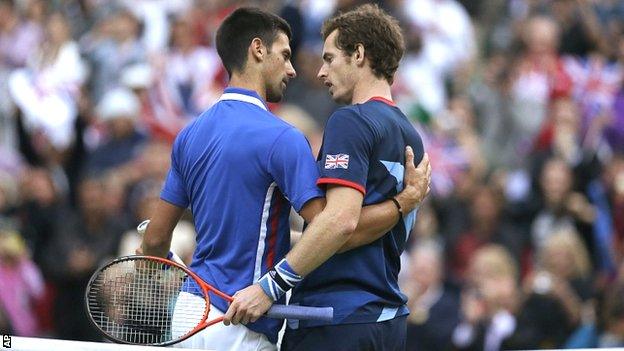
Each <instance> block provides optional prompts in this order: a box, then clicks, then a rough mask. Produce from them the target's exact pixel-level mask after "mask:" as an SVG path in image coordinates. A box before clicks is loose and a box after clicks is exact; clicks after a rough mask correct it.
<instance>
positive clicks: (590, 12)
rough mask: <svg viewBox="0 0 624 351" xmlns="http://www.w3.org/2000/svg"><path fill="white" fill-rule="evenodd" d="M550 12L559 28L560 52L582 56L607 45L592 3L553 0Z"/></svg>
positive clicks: (602, 48)
mask: <svg viewBox="0 0 624 351" xmlns="http://www.w3.org/2000/svg"><path fill="white" fill-rule="evenodd" d="M551 6H552V7H551V13H552V15H553V16H554V19H555V20H556V21H557V23H558V25H559V27H560V28H561V37H560V40H559V48H560V51H561V53H562V54H570V55H575V56H584V55H587V54H588V53H590V52H591V51H593V50H604V51H606V47H607V46H608V42H607V41H606V36H603V35H602V33H601V31H602V28H601V27H600V23H599V22H598V17H597V14H596V12H595V10H594V6H595V5H594V3H592V2H591V1H582V0H580V1H579V0H575V1H569V0H554V1H553V2H552V5H551Z"/></svg>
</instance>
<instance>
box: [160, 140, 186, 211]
mask: <svg viewBox="0 0 624 351" xmlns="http://www.w3.org/2000/svg"><path fill="white" fill-rule="evenodd" d="M182 135H183V134H182V133H180V134H179V135H178V137H177V138H176V140H175V142H174V143H173V148H172V150H171V168H169V172H168V173H167V178H166V179H165V184H164V186H163V189H162V191H161V192H160V198H161V199H162V200H164V201H167V202H169V203H171V204H173V205H176V206H178V207H182V208H187V207H188V206H189V203H190V200H189V197H188V193H187V191H186V187H185V186H184V178H183V177H182V170H181V169H180V166H179V165H180V151H181V146H180V145H181V144H182V141H181V140H182Z"/></svg>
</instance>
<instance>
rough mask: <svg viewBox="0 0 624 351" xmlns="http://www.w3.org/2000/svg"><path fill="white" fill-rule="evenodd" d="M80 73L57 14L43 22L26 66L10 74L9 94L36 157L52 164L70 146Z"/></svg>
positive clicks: (71, 43)
mask: <svg viewBox="0 0 624 351" xmlns="http://www.w3.org/2000/svg"><path fill="white" fill-rule="evenodd" d="M85 79H86V70H85V67H84V65H83V62H82V60H81V58H80V53H79V50H78V45H77V44H76V42H74V41H73V40H72V38H71V36H70V33H69V27H68V24H67V20H66V19H65V18H64V17H63V16H62V15H61V14H60V13H53V14H51V15H50V16H49V17H48V18H47V22H46V27H45V37H44V42H43V45H42V46H41V47H40V48H39V50H37V51H35V54H34V55H33V56H32V58H31V60H30V61H29V62H28V66H27V67H26V68H24V69H19V70H16V71H14V72H13V74H11V77H10V79H9V89H10V93H11V97H12V99H13V102H14V103H15V104H16V105H17V107H18V108H19V109H20V111H21V112H22V118H23V123H24V126H25V128H26V131H27V132H28V135H29V137H30V139H31V140H27V141H26V142H30V143H31V144H32V147H33V148H34V149H35V152H36V153H37V155H36V156H38V157H39V158H41V159H43V160H44V163H49V164H51V165H55V164H56V165H58V164H62V163H63V162H64V156H66V155H65V154H66V153H67V151H68V149H69V148H70V146H71V145H72V143H73V141H74V137H75V136H74V123H75V121H76V117H77V115H78V105H77V104H78V99H79V93H80V87H81V85H82V84H83V82H84V81H85Z"/></svg>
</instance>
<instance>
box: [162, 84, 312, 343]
mask: <svg viewBox="0 0 624 351" xmlns="http://www.w3.org/2000/svg"><path fill="white" fill-rule="evenodd" d="M318 176H319V174H318V169H317V167H316V163H315V161H314V158H313V156H312V152H311V150H310V146H309V144H308V142H307V140H306V139H305V137H304V136H303V134H301V133H300V132H299V131H298V130H296V129H295V128H294V127H292V126H291V125H289V124H287V123H286V122H284V121H282V120H281V119H279V118H277V117H276V116H275V115H273V114H271V113H270V112H268V111H267V109H266V106H265V105H264V103H263V102H262V100H261V99H260V97H259V96H258V95H257V94H256V93H255V92H253V91H248V90H244V89H238V88H227V89H226V90H225V92H224V94H223V96H222V97H221V98H220V101H219V102H217V103H216V104H215V105H214V106H212V107H211V108H210V109H209V110H207V111H206V112H204V113H203V114H202V115H201V116H200V117H199V118H198V119H197V120H195V121H194V122H193V123H191V124H190V125H189V126H187V127H186V128H185V129H184V130H182V132H180V134H179V135H178V136H177V138H176V140H175V142H174V145H173V150H172V153H171V169H170V170H169V174H168V176H167V180H166V182H165V185H164V188H163V190H162V192H161V198H162V199H163V200H165V201H167V202H169V203H172V204H174V205H176V206H179V207H183V208H186V207H188V206H190V208H191V211H192V213H193V217H194V220H195V228H196V230H197V248H196V249H195V253H194V255H193V262H192V264H191V266H190V269H191V270H192V271H193V272H195V273H197V274H198V275H199V276H200V277H201V278H202V279H204V280H205V281H206V282H207V283H208V284H210V285H212V286H214V287H216V288H217V289H219V290H221V291H223V292H225V293H226V294H229V295H233V294H234V293H235V292H236V291H238V290H240V289H243V288H245V287H247V286H249V285H251V284H253V283H255V282H257V281H258V279H259V278H260V277H261V276H262V275H263V274H264V273H266V272H267V271H268V269H269V268H271V267H273V265H275V263H277V262H278V261H279V260H280V259H282V258H283V257H284V256H285V254H286V253H287V252H288V250H289V249H290V226H289V221H288V217H289V213H290V207H291V206H290V205H291V204H292V205H293V207H294V208H295V210H296V211H300V210H301V208H302V207H303V205H304V204H305V203H306V202H307V201H309V200H310V199H313V198H316V197H322V196H324V194H323V193H322V191H321V190H320V189H319V188H318V187H317V186H316V181H317V179H318ZM289 202H290V203H289ZM210 302H211V303H212V304H213V305H215V306H216V307H217V308H219V309H220V310H221V311H223V312H224V311H226V310H227V307H228V304H227V302H226V301H224V300H222V299H220V298H216V297H215V296H211V301H210ZM281 303H284V302H283V301H281ZM281 325H282V321H281V320H277V319H268V318H261V319H259V320H258V321H257V322H256V323H250V324H248V325H247V327H248V328H250V329H252V330H254V331H257V332H261V333H264V334H265V335H267V337H268V338H269V340H271V341H272V342H276V341H277V332H278V330H279V329H280V327H281Z"/></svg>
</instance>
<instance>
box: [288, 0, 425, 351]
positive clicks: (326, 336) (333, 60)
mask: <svg viewBox="0 0 624 351" xmlns="http://www.w3.org/2000/svg"><path fill="white" fill-rule="evenodd" d="M322 34H323V38H324V40H325V43H324V47H323V65H322V67H321V69H320V71H319V73H318V77H319V78H320V79H321V80H323V82H324V83H325V85H326V86H327V87H328V88H329V93H330V95H331V96H332V98H333V99H334V100H335V101H337V102H339V103H345V104H349V105H348V106H345V107H342V108H340V109H338V110H336V111H335V112H334V113H333V114H332V116H331V117H330V118H329V120H328V122H327V124H326V126H325V132H324V133H325V134H324V137H323V144H322V146H321V151H320V154H319V159H318V167H319V170H320V178H319V180H318V181H317V183H318V184H320V185H326V186H327V187H328V190H327V191H328V202H329V192H330V191H332V190H331V189H336V188H346V189H350V190H351V192H352V193H358V194H359V195H360V197H359V198H358V199H357V200H358V201H355V199H354V201H353V203H352V204H345V206H355V207H361V206H362V204H363V205H364V206H366V205H371V204H376V203H380V202H383V201H384V200H386V199H388V198H392V197H394V196H395V195H396V194H397V193H398V192H399V191H400V190H401V189H402V187H403V184H402V179H403V174H404V164H403V161H404V156H405V155H404V149H405V146H406V145H408V146H410V147H411V148H412V149H413V150H414V154H415V159H416V160H417V161H420V160H421V159H422V158H423V157H424V152H423V144H422V140H421V138H420V136H419V135H418V133H417V132H416V130H415V129H414V127H413V126H412V125H411V123H410V122H409V121H408V119H407V118H406V116H405V115H404V114H403V113H402V112H401V110H400V109H399V108H397V107H396V106H395V104H394V103H393V102H392V97H391V93H390V85H391V84H392V81H393V77H394V73H395V71H396V69H397V68H398V64H399V61H400V59H401V56H402V54H403V51H404V44H403V37H402V34H401V30H400V28H399V25H398V23H397V21H396V20H395V19H393V18H392V17H391V16H389V15H388V14H386V13H385V12H384V11H383V10H381V9H380V8H379V7H378V6H376V5H363V6H360V7H358V8H356V9H354V10H352V11H349V12H346V13H344V14H341V15H338V16H336V17H334V18H331V19H329V20H327V21H326V22H325V23H324V25H323V29H322ZM361 199H363V202H362V201H361ZM397 207H398V208H399V209H401V208H400V205H397ZM415 216H416V212H415V211H408V210H406V211H403V212H402V219H401V221H399V223H397V224H396V225H395V226H393V227H392V228H390V229H389V230H388V231H387V233H386V234H385V235H383V236H382V237H381V238H379V239H377V240H375V241H372V242H371V243H369V244H367V245H363V246H360V247H357V248H355V249H353V250H349V251H346V252H343V253H339V254H337V255H335V256H333V257H331V258H329V259H328V260H327V261H326V262H325V263H323V264H322V265H321V266H320V267H319V268H317V269H316V270H314V271H313V272H311V273H310V274H309V275H307V276H306V277H305V279H304V280H303V281H302V282H301V283H300V284H298V285H297V286H296V287H295V288H294V290H293V294H292V298H291V300H290V303H292V304H301V305H312V306H332V307H333V308H334V320H333V321H332V322H329V323H328V322H317V321H289V323H288V329H287V330H286V333H285V336H284V341H283V344H282V349H284V350H404V349H405V339H406V328H407V324H406V316H407V314H408V309H407V307H406V302H407V299H406V296H405V295H404V294H403V293H401V291H400V289H399V286H398V274H399V270H400V255H401V253H402V252H403V250H404V248H405V243H406V241H407V238H408V236H409V233H410V231H411V229H412V226H413V224H414V220H415Z"/></svg>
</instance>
